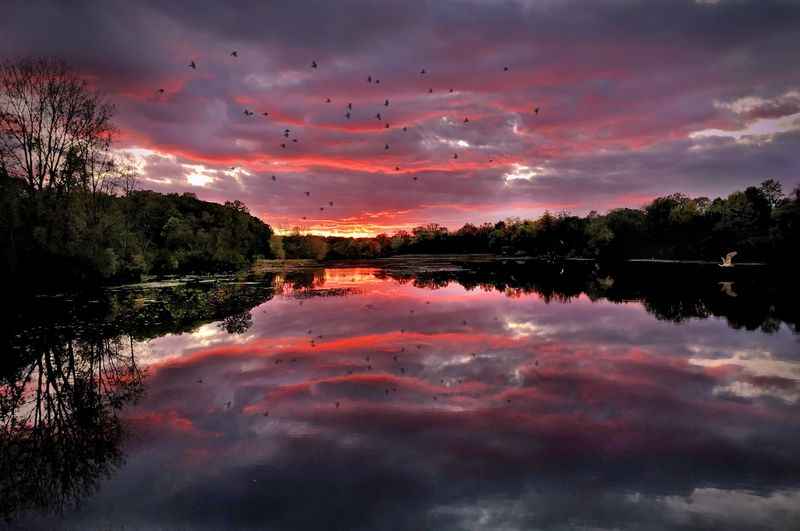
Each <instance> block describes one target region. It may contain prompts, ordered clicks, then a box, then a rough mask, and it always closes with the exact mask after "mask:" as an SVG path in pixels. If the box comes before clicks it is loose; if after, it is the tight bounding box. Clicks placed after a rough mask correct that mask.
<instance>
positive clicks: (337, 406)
mask: <svg viewBox="0 0 800 531" xmlns="http://www.w3.org/2000/svg"><path fill="white" fill-rule="evenodd" d="M336 409H339V402H338V401H337V402H336Z"/></svg>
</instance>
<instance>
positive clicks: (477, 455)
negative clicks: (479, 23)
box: [0, 266, 800, 530]
mask: <svg viewBox="0 0 800 531" xmlns="http://www.w3.org/2000/svg"><path fill="white" fill-rule="evenodd" d="M573 267H574V268H575V269H576V270H575V271H572V270H570V271H568V272H567V273H566V275H565V274H563V273H559V272H555V273H553V272H549V273H544V274H539V273H537V274H532V273H530V272H529V270H527V269H525V268H523V267H519V268H516V269H515V268H513V267H512V268H510V269H509V268H506V269H501V268H497V269H494V268H490V269H488V270H487V269H483V270H481V271H464V270H461V269H459V268H453V269H450V270H442V271H427V272H423V273H421V272H414V271H411V272H409V271H404V272H397V271H395V272H391V271H388V272H387V271H385V270H381V269H377V268H373V267H363V268H334V269H317V270H304V271H295V272H292V273H286V274H280V273H279V274H266V275H261V276H259V277H257V278H253V277H244V278H233V279H221V280H220V279H217V280H216V281H213V282H210V281H209V282H194V283H189V284H175V285H173V284H169V283H167V284H161V285H159V284H156V285H150V286H134V287H127V288H124V289H116V290H109V291H108V292H106V293H103V294H102V295H98V296H94V297H61V298H52V297H50V298H39V299H38V300H36V301H35V302H33V303H30V304H28V305H26V306H25V308H24V309H22V310H20V312H19V314H18V315H17V316H16V317H14V318H13V319H12V320H11V326H10V327H9V331H8V333H7V334H6V337H4V341H6V343H7V346H6V349H7V350H6V352H7V353H9V355H8V356H7V357H6V359H5V360H4V361H3V365H2V369H3V371H2V378H3V379H2V381H0V421H1V422H2V423H1V424H0V425H2V427H3V431H2V441H1V442H2V448H0V449H1V450H2V457H0V468H1V469H2V470H0V472H2V478H0V488H2V493H0V511H1V512H2V514H1V515H2V516H3V517H4V523H0V526H3V525H6V526H8V527H9V528H11V529H61V528H63V529H91V530H94V529H97V530H100V529H126V530H130V529H143V530H144V529H147V530H151V529H153V530H155V529H398V530H400V529H403V530H405V529H416V530H419V529H506V530H512V529H564V530H566V529H728V530H730V529H800V451H798V443H800V409H799V408H800V403H798V400H799V399H800V341H798V338H799V337H800V336H798V334H797V330H798V322H799V321H798V319H797V316H798V312H797V309H796V305H795V303H794V301H795V300H796V299H795V298H794V295H793V294H787V293H786V291H785V290H784V289H782V288H780V287H777V288H775V289H767V288H765V287H764V286H762V285H760V284H759V283H753V282H748V281H747V280H740V279H735V280H734V281H731V280H730V279H722V280H720V279H718V278H716V277H715V275H717V272H715V271H714V272H711V273H709V275H707V276H705V277H704V276H703V275H700V276H699V277H696V276H695V277H693V278H694V280H693V281H692V283H691V285H687V282H686V281H681V282H676V283H670V282H669V281H668V280H666V279H664V278H658V279H654V278H653V277H652V275H650V274H649V273H648V274H644V275H636V276H635V278H634V276H631V277H630V278H629V279H628V280H626V278H623V277H621V276H619V275H617V276H614V275H613V274H606V273H603V274H599V273H598V272H597V271H594V270H591V268H588V266H587V267H579V266H573ZM720 282H722V283H720ZM726 282H728V283H726ZM759 282H760V281H759Z"/></svg>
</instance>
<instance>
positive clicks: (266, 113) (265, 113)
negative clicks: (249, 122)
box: [261, 112, 269, 116]
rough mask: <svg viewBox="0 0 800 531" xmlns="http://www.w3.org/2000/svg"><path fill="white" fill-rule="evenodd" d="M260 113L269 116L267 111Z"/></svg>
mask: <svg viewBox="0 0 800 531" xmlns="http://www.w3.org/2000/svg"><path fill="white" fill-rule="evenodd" d="M261 114H263V115H264V116H269V113H268V112H262V113H261Z"/></svg>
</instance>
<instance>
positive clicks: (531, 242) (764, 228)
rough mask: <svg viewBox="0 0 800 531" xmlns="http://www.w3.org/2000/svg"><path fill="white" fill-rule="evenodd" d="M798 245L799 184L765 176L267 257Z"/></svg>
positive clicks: (741, 249) (612, 252)
mask: <svg viewBox="0 0 800 531" xmlns="http://www.w3.org/2000/svg"><path fill="white" fill-rule="evenodd" d="M798 242H800V188H799V189H795V190H794V191H793V192H792V193H791V194H789V195H786V194H784V192H783V189H782V186H781V184H780V183H779V182H778V181H776V180H774V179H768V180H765V181H763V182H762V183H761V184H760V185H758V186H750V187H748V188H746V189H745V190H743V191H735V192H733V193H731V194H730V195H728V196H727V197H725V198H715V199H713V200H712V199H709V198H707V197H694V198H692V197H689V196H687V195H684V194H681V193H676V194H672V195H667V196H664V197H658V198H656V199H654V200H653V201H651V202H650V203H648V204H647V205H645V206H643V207H642V208H617V209H613V210H611V211H609V212H607V213H605V214H599V213H597V212H590V213H589V214H588V215H586V216H574V215H571V214H569V213H567V212H561V213H557V214H552V213H550V212H545V213H544V214H543V215H542V216H540V217H539V218H537V219H518V218H513V219H506V220H503V221H499V222H497V223H484V224H482V225H479V226H476V225H472V224H466V225H464V226H463V227H461V228H460V229H458V230H455V231H450V230H448V229H447V228H446V227H443V226H441V225H437V224H428V225H423V226H419V227H416V228H414V229H413V230H411V231H400V232H397V233H396V234H393V235H386V234H380V235H378V236H376V237H374V238H341V237H322V236H313V235H303V234H300V233H299V232H295V233H294V234H290V235H288V236H282V237H281V236H273V237H272V240H271V242H270V245H271V249H272V254H273V255H275V256H278V257H286V258H311V259H316V260H322V259H329V260H331V259H352V258H377V257H385V256H392V255H398V254H462V253H493V254H501V255H510V256H514V255H516V256H522V255H524V256H532V257H537V258H543V259H548V260H555V259H562V258H593V259H598V260H602V261H621V260H627V259H636V258H641V259H649V258H655V259H669V260H719V259H720V257H722V256H724V255H726V254H727V253H729V252H732V251H736V252H737V256H736V259H737V260H738V261H751V262H771V263H778V262H784V263H790V262H792V261H794V260H797V259H798V257H799V255H798V252H799V251H798Z"/></svg>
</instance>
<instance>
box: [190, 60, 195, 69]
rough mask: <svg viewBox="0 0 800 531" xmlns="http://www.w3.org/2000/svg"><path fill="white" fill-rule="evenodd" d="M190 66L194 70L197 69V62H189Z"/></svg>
mask: <svg viewBox="0 0 800 531" xmlns="http://www.w3.org/2000/svg"><path fill="white" fill-rule="evenodd" d="M189 68H193V69H194V70H197V63H195V62H194V61H192V62H191V63H189Z"/></svg>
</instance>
